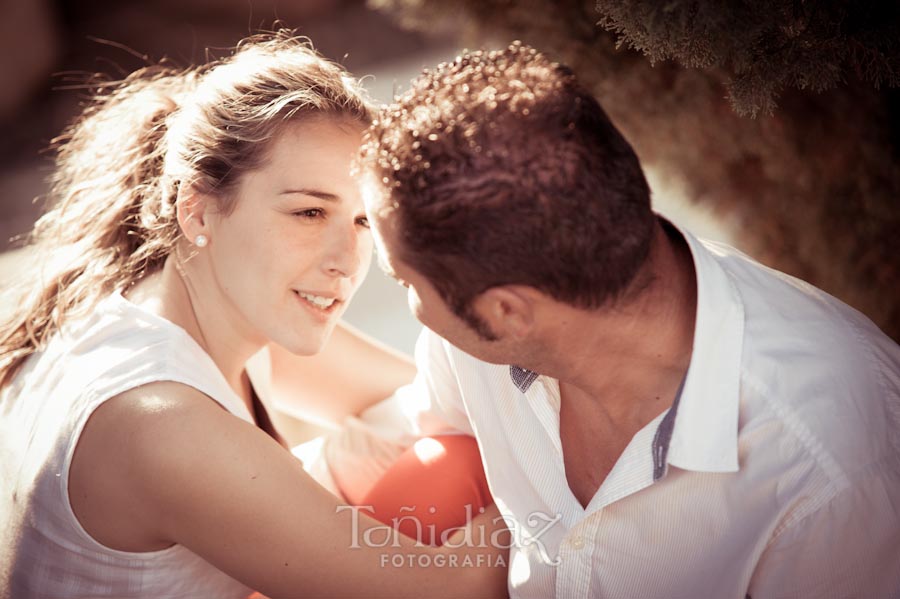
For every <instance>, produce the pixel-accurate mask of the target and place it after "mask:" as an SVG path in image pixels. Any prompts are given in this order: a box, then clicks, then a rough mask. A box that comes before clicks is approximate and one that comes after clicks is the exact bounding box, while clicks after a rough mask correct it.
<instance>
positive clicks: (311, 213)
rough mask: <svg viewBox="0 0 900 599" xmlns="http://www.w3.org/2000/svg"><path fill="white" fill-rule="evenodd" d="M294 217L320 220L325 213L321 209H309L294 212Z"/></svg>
mask: <svg viewBox="0 0 900 599" xmlns="http://www.w3.org/2000/svg"><path fill="white" fill-rule="evenodd" d="M291 214H293V215H294V216H301V217H303V218H309V219H313V218H320V217H322V216H325V211H324V210H322V209H321V208H307V209H306V210H298V211H296V212H292V213H291Z"/></svg>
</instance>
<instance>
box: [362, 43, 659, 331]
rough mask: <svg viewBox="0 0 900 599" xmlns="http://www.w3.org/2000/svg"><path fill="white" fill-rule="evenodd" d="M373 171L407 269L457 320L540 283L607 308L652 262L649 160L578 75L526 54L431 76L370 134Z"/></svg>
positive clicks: (491, 55)
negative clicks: (513, 289)
mask: <svg viewBox="0 0 900 599" xmlns="http://www.w3.org/2000/svg"><path fill="white" fill-rule="evenodd" d="M361 166H362V168H363V169H364V170H366V171H369V172H371V173H372V174H374V175H375V177H374V179H375V181H377V182H379V183H381V184H383V185H384V188H385V191H386V193H388V194H389V199H388V201H389V202H390V205H391V206H392V207H393V208H394V210H395V211H396V212H395V214H396V215H397V219H398V220H397V226H396V231H397V239H398V240H399V243H400V248H399V249H398V251H399V252H400V255H399V257H400V258H401V259H402V260H403V261H404V262H406V263H407V264H409V265H410V266H411V267H413V268H415V269H416V271H418V272H419V273H421V274H422V275H423V276H425V277H426V278H427V279H428V280H429V281H430V282H431V284H432V285H433V286H434V287H435V289H436V290H437V291H438V293H440V295H441V297H442V298H443V299H444V300H445V301H446V302H447V304H448V305H449V306H450V308H451V309H452V310H453V311H454V312H455V313H456V314H457V315H459V316H460V317H462V318H463V319H465V320H466V321H467V322H469V323H470V324H472V325H473V326H474V327H475V328H476V329H477V330H479V331H480V332H482V333H484V328H483V325H481V324H480V323H479V322H478V319H477V318H475V315H474V313H473V312H472V311H471V300H472V299H473V298H475V297H476V296H477V295H478V294H480V293H482V292H483V291H485V290H487V289H489V288H491V287H495V286H499V285H507V284H519V285H528V286H531V287H534V288H536V289H538V290H540V291H542V292H544V293H547V294H548V295H550V296H551V297H553V298H555V299H557V300H559V301H564V302H567V303H569V304H572V305H575V306H579V307H584V308H596V307H600V306H602V305H604V304H605V303H607V302H608V301H610V300H612V299H615V298H617V297H618V296H620V295H621V294H622V293H623V291H624V290H625V289H626V288H627V287H628V286H629V284H630V283H631V281H632V280H633V279H634V277H635V275H636V274H637V272H638V270H639V269H640V267H641V265H642V264H643V263H644V261H645V260H646V258H647V256H648V254H649V248H650V244H651V240H652V237H653V226H654V223H655V222H656V217H655V215H654V214H653V212H652V210H651V208H650V190H649V187H648V185H647V181H646V179H645V178H644V173H643V171H642V170H641V166H640V163H639V162H638V159H637V156H636V155H635V153H634V151H633V150H632V148H631V146H630V145H629V144H628V142H627V141H626V140H625V139H624V138H623V137H622V135H621V134H620V133H619V132H618V130H616V128H615V127H614V126H613V125H612V123H611V122H610V121H609V118H608V117H607V116H606V114H605V113H604V111H603V109H602V108H601V107H600V105H599V104H598V103H597V101H596V100H595V99H594V97H593V96H592V95H591V94H590V93H589V92H588V91H587V90H586V89H585V88H584V87H582V86H581V85H580V84H579V83H578V82H577V80H576V79H575V76H574V75H573V74H572V72H571V71H570V70H569V69H568V68H566V67H564V66H561V65H559V64H557V63H554V62H551V61H550V60H549V59H547V58H546V57H545V56H544V55H543V54H541V53H539V52H537V51H535V50H534V49H532V48H530V47H528V46H526V45H523V44H521V43H519V42H515V43H513V44H512V45H510V46H509V47H508V48H506V49H505V50H500V51H492V52H485V51H478V52H472V53H467V54H464V55H462V56H460V57H458V58H457V59H456V60H455V61H454V62H452V63H450V64H441V65H439V66H438V67H437V68H436V69H435V70H433V71H428V70H426V71H424V72H423V74H422V75H421V76H420V77H418V78H417V79H416V80H415V81H414V82H413V84H412V87H411V89H410V90H408V91H407V92H405V93H404V94H403V95H401V96H400V97H399V98H397V99H396V101H395V102H394V103H393V104H391V105H390V106H387V107H386V108H384V109H383V111H382V113H381V114H380V115H379V117H378V119H377V120H376V121H375V123H374V124H373V125H372V127H371V128H370V129H369V131H368V133H367V138H366V143H365V144H364V146H363V150H362V160H361Z"/></svg>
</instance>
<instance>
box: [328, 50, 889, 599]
mask: <svg viewBox="0 0 900 599" xmlns="http://www.w3.org/2000/svg"><path fill="white" fill-rule="evenodd" d="M363 153H364V156H363V162H362V173H363V175H364V177H365V179H366V180H367V182H368V185H367V191H366V194H367V197H366V201H367V211H368V212H369V215H370V222H371V224H372V225H373V228H374V230H375V232H376V242H377V245H378V249H379V254H380V257H381V260H382V262H383V264H384V266H385V268H386V269H387V270H388V271H389V272H390V273H391V274H393V275H394V276H395V277H397V278H398V279H399V280H400V281H401V282H402V283H403V284H404V285H406V286H407V287H408V289H409V302H410V307H411V309H412V310H413V312H414V313H415V315H416V316H417V317H418V318H419V319H420V320H421V321H422V323H423V324H424V325H426V327H428V329H430V331H429V330H427V329H426V330H425V331H424V333H423V335H422V337H421V339H420V340H419V344H418V346H417V350H416V359H417V365H418V368H419V377H418V379H417V382H416V383H415V384H414V385H413V386H412V387H411V388H408V389H405V390H404V391H402V392H401V393H399V394H398V395H397V396H396V397H394V398H393V399H392V400H390V401H387V402H385V403H383V404H381V405H378V406H376V407H374V408H372V409H370V410H369V411H368V412H367V413H364V414H363V416H362V418H361V419H360V420H359V421H356V422H352V423H351V427H350V428H349V429H348V430H347V431H346V432H345V433H344V435H343V436H342V437H339V438H337V439H332V440H331V441H329V447H327V448H326V455H327V457H328V461H329V464H330V468H331V474H332V475H333V476H334V480H335V481H336V483H337V486H338V487H339V488H341V489H342V490H343V491H344V492H345V494H347V495H353V494H355V493H357V490H356V489H355V488H354V485H357V486H358V484H357V483H354V480H353V479H354V476H357V475H358V474H359V472H360V470H359V468H358V467H359V465H360V464H361V463H362V461H361V460H363V461H364V457H363V458H360V456H361V455H363V456H364V454H365V453H366V451H368V450H369V449H371V448H376V449H378V451H382V452H384V449H383V447H384V446H390V445H391V444H392V443H393V444H395V445H396V446H398V447H399V446H402V445H404V444H406V443H408V442H409V439H411V438H412V437H413V436H414V435H433V434H437V433H442V432H464V433H469V434H474V435H475V437H476V438H477V439H478V442H479V445H480V447H481V451H482V456H483V461H484V467H485V472H486V474H487V479H488V482H489V484H490V488H491V491H492V493H493V495H494V498H495V500H496V502H497V504H498V506H499V507H500V509H501V512H502V513H503V514H504V515H505V516H507V517H508V518H509V521H510V526H511V528H513V530H514V532H515V533H516V535H517V537H518V541H519V543H518V546H517V547H514V548H513V550H512V553H511V557H510V559H511V561H510V563H511V567H510V573H509V589H510V592H511V594H512V595H513V596H516V597H551V596H556V597H588V596H597V597H599V596H603V597H745V596H747V595H749V596H753V597H757V598H758V597H770V596H785V597H813V596H816V597H817V596H826V595H827V596H867V597H876V596H881V597H886V596H893V595H894V594H896V593H898V592H900V503H898V499H897V498H898V497H900V448H898V444H900V348H898V346H897V345H896V344H895V343H893V342H892V341H891V340H890V339H888V338H887V337H886V336H885V335H883V334H882V333H881V332H880V331H879V330H878V329H877V327H875V326H874V325H873V324H872V323H871V322H870V321H869V320H867V319H866V318H865V317H864V316H862V315H861V314H859V313H858V312H856V311H855V310H853V309H851V308H849V307H848V306H846V305H844V304H842V303H841V302H839V301H838V300H836V299H834V298H832V297H830V296H828V295H827V294H825V293H823V292H822V291H819V290H817V289H815V288H813V287H811V286H809V285H807V284H805V283H803V282H802V281H798V280H796V279H794V278H792V277H789V276H787V275H784V274H782V273H779V272H776V271H773V270H771V269H768V268H765V267H763V266H761V265H759V264H757V263H755V262H753V261H752V260H751V259H749V258H747V257H745V256H743V255H741V254H740V253H738V252H736V251H735V250H733V249H731V248H728V247H726V246H722V245H717V244H712V243H707V242H703V241H699V240H697V239H696V238H694V237H693V236H691V235H690V234H689V233H687V232H684V231H681V230H679V229H678V228H676V227H675V226H673V225H672V224H670V223H668V222H666V221H665V220H663V219H662V218H660V217H658V216H657V215H655V214H654V213H653V212H652V211H651V207H650V192H649V189H648V186H647V183H646V181H645V178H644V175H643V173H642V171H641V167H640V165H639V163H638V160H637V157H636V156H635V154H634V152H633V151H632V149H631V147H630V146H629V144H628V143H627V142H626V141H625V140H624V139H623V138H622V136H621V135H620V134H619V132H618V131H617V130H616V129H615V127H614V126H613V125H612V124H611V123H610V122H609V120H608V119H607V117H606V115H605V114H604V112H603V110H602V109H601V108H600V106H599V105H598V104H597V102H596V101H595V100H594V98H593V97H591V95H590V94H589V92H588V91H587V90H585V89H584V88H583V87H581V86H580V85H579V84H578V83H577V81H576V80H575V78H574V77H573V76H572V74H571V73H570V72H569V71H568V70H567V69H566V68H564V67H561V66H559V65H557V64H554V63H552V62H550V61H549V60H547V59H546V58H545V57H544V56H542V55H541V54H539V53H537V52H535V51H534V50H533V49H530V48H528V47H526V46H524V45H521V44H513V45H512V46H510V47H509V48H508V49H506V50H504V51H500V52H490V53H482V52H476V53H472V54H467V55H464V56H462V57H460V58H458V59H457V60H456V61H455V62H454V63H452V64H449V65H441V66H439V67H438V68H437V69H436V70H435V71H433V72H426V73H425V74H423V75H422V76H421V77H420V78H419V79H418V80H417V81H416V82H414V84H413V86H412V89H410V90H409V91H408V92H406V93H405V94H404V95H402V96H401V97H400V98H399V99H398V100H397V101H396V102H395V103H394V104H393V105H391V106H390V107H388V109H387V110H386V111H385V112H384V114H383V115H382V117H381V118H380V119H379V121H378V122H377V123H376V124H375V125H374V126H373V128H372V129H371V131H370V133H369V138H368V142H367V145H366V146H365V148H364V152H363ZM438 335H439V336H440V337H438ZM441 337H443V339H441ZM398 422H402V423H405V428H404V429H403V433H404V435H400V434H398V433H397V430H399V429H400V428H403V427H401V426H400V425H398V424H397V423H398ZM392 427H393V428H392ZM373 433H374V434H373ZM367 435H368V440H365V439H366V438H367ZM379 444H380V445H379ZM351 450H352V451H351ZM354 452H355V454H356V455H355V457H354V456H353V455H351V454H353V453H354ZM382 455H383V453H382ZM385 461H387V460H385Z"/></svg>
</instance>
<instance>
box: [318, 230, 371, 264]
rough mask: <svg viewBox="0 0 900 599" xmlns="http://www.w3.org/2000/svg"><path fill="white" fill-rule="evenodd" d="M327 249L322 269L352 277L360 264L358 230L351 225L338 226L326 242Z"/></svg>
mask: <svg viewBox="0 0 900 599" xmlns="http://www.w3.org/2000/svg"><path fill="white" fill-rule="evenodd" d="M326 244H327V247H328V249H327V251H326V253H325V258H324V261H323V264H322V267H323V269H324V270H325V271H326V272H328V274H330V275H332V276H340V277H353V276H354V275H356V274H357V273H358V272H359V269H360V266H361V265H362V256H361V255H360V240H359V231H357V227H356V226H355V225H354V226H353V227H340V229H339V230H335V231H334V232H333V233H332V234H331V237H330V239H329V240H328V241H327V242H326Z"/></svg>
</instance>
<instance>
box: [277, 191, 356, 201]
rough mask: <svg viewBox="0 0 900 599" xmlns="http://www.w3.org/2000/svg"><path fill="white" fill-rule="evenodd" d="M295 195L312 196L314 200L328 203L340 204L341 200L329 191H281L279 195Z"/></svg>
mask: <svg viewBox="0 0 900 599" xmlns="http://www.w3.org/2000/svg"><path fill="white" fill-rule="evenodd" d="M294 193H298V194H302V195H307V196H312V197H314V198H319V199H320V200H325V201H326V202H339V201H340V200H341V198H340V197H338V196H336V195H334V194H333V193H328V192H327V191H319V190H318V189H285V190H283V191H280V192H279V193H278V195H290V194H294Z"/></svg>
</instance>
